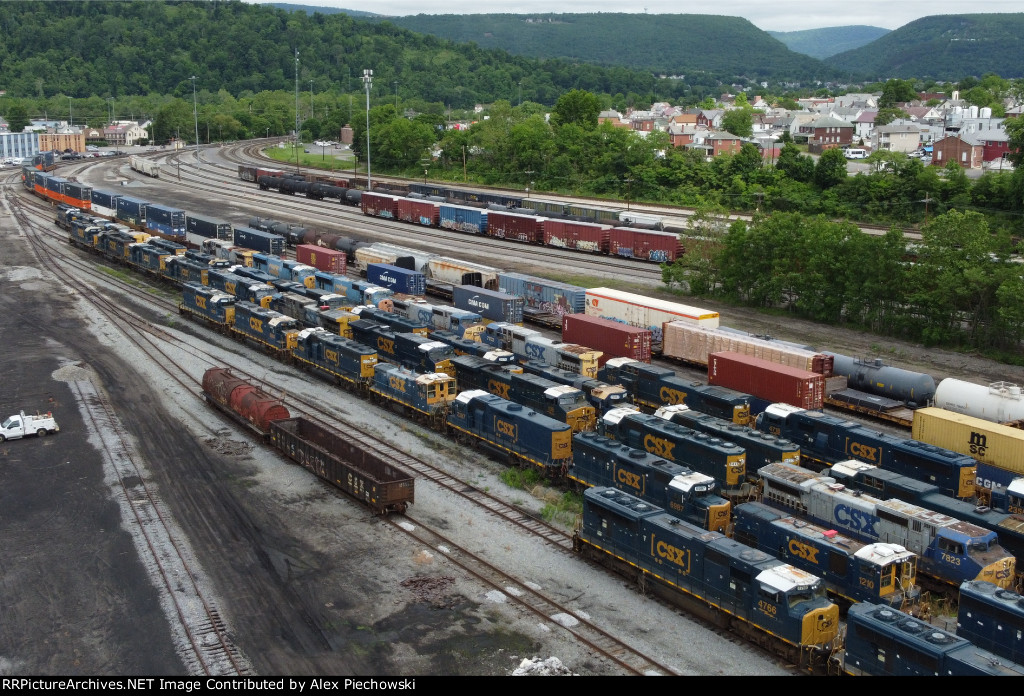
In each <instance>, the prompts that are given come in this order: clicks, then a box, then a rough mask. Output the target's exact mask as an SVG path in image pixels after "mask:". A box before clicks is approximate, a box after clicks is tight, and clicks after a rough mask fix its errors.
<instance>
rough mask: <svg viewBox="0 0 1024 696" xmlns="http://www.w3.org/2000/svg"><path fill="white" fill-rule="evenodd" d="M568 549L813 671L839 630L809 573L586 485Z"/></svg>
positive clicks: (628, 497) (831, 607)
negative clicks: (580, 518) (580, 521)
mask: <svg viewBox="0 0 1024 696" xmlns="http://www.w3.org/2000/svg"><path fill="white" fill-rule="evenodd" d="M573 548H575V549H576V551H577V552H579V553H581V554H583V555H584V556H585V557H587V558H589V559H591V560H594V561H596V562H598V563H600V564H601V565H604V566H607V567H610V568H611V569H613V570H615V571H616V572H618V573H620V574H622V575H624V576H625V577H628V578H630V579H632V580H636V581H637V582H639V583H641V584H642V585H643V586H644V587H645V588H649V589H653V590H654V591H655V592H656V593H657V594H658V595H660V596H661V597H663V598H664V599H666V600H668V601H670V602H672V603H674V604H676V605H679V606H682V607H683V608H684V609H686V610H688V611H690V612H692V613H694V614H696V615H697V616H699V617H701V618H703V619H705V620H708V621H711V622H712V623H714V624H716V625H718V626H721V627H722V628H727V629H730V630H732V631H734V632H736V633H738V634H740V635H742V636H743V637H744V638H746V639H748V640H751V641H753V642H754V643H755V644H757V645H759V646H761V647H763V648H765V649H767V650H770V651H772V652H775V653H777V654H780V655H782V656H784V657H785V658H786V659H787V660H789V661H791V662H792V663H794V664H799V665H802V666H805V667H819V668H820V666H821V665H822V664H823V663H824V660H825V659H826V658H827V656H828V654H829V652H830V651H831V649H832V648H833V647H835V645H834V643H835V641H836V638H837V635H838V631H839V607H838V606H836V605H835V604H833V603H832V602H831V601H829V600H828V599H827V597H826V596H825V586H824V585H823V583H822V582H821V580H820V579H819V578H817V577H815V576H814V575H811V574H810V573H807V572H805V571H802V570H798V569H797V568H794V567H792V566H790V565H787V564H785V563H782V562H781V561H778V560H775V559H774V558H772V557H771V556H769V555H768V554H765V553H763V552H761V551H757V550H755V549H751V548H749V547H747V546H744V545H742V544H740V543H739V542H737V541H734V540H732V539H729V538H728V537H725V536H723V535H721V534H719V533H717V532H709V531H706V530H703V529H701V528H700V527H697V526H694V525H691V524H689V523H687V522H684V521H682V520H680V519H679V518H678V517H675V516H672V515H669V514H667V513H665V512H664V511H662V510H661V509H660V508H658V507H655V506H653V505H651V504H650V503H645V502H643V501H641V500H639V499H637V498H635V497H633V496H631V495H628V494H627V493H623V492H621V491H616V490H614V489H611V488H592V489H590V490H588V491H586V492H585V493H584V494H583V520H582V524H581V526H580V528H579V529H578V530H577V531H576V533H575V535H574V537H573Z"/></svg>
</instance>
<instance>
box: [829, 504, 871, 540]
mask: <svg viewBox="0 0 1024 696" xmlns="http://www.w3.org/2000/svg"><path fill="white" fill-rule="evenodd" d="M832 518H833V519H834V520H835V521H836V522H838V523H839V524H841V525H843V526H844V527H849V528H850V529H853V530H856V531H859V532H863V533H864V534H867V535H868V536H872V537H875V538H876V539H877V538H878V531H877V530H875V525H876V524H878V522H879V520H878V518H877V517H875V516H874V515H869V514H868V513H866V512H864V511H863V510H857V509H856V508H852V507H850V506H849V505H843V504H842V503H840V504H839V505H836V507H835V510H834V511H833V512H832Z"/></svg>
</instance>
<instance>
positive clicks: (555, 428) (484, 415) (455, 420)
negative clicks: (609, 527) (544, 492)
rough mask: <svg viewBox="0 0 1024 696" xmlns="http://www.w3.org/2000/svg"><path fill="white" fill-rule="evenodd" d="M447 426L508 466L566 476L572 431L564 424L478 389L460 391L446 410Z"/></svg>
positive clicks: (570, 456) (461, 439)
mask: <svg viewBox="0 0 1024 696" xmlns="http://www.w3.org/2000/svg"><path fill="white" fill-rule="evenodd" d="M447 422H448V427H449V428H451V429H452V430H453V431H454V432H455V433H456V435H457V437H458V438H459V440H460V441H466V442H475V443H477V444H479V445H480V446H481V447H482V448H484V449H487V450H489V451H491V452H492V453H494V454H495V455H497V456H498V457H501V458H503V459H506V460H507V461H508V462H509V464H511V465H520V464H522V465H525V466H537V467H540V469H541V470H542V471H543V472H544V473H545V474H546V475H548V476H550V477H552V478H556V477H557V478H560V477H563V476H565V474H566V473H567V472H568V471H569V468H570V467H571V466H572V430H571V429H570V428H569V426H568V425H567V424H565V423H562V422H560V421H557V420H555V419H554V418H550V417H548V416H545V415H544V414H542V413H537V412H536V411H531V410H530V409H528V408H526V407H525V406H523V405H522V404H517V403H513V402H511V401H507V400H506V399H502V398H501V397H500V396H497V395H495V394H489V393H487V392H485V391H483V390H480V389H469V390H466V391H463V392H461V393H460V394H459V395H458V397H457V398H456V399H455V400H454V401H453V402H451V405H450V407H449V410H448V421H447Z"/></svg>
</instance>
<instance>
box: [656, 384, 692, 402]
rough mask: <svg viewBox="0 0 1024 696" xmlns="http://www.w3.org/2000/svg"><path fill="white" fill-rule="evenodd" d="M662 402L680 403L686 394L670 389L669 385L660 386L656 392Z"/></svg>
mask: <svg viewBox="0 0 1024 696" xmlns="http://www.w3.org/2000/svg"><path fill="white" fill-rule="evenodd" d="M658 396H660V397H661V400H662V402H663V403H665V404H667V405H673V406H674V405H675V404H681V403H683V401H684V400H685V399H686V394H684V393H683V392H681V391H679V390H678V389H670V388H669V387H662V388H661V391H660V392H659V393H658Z"/></svg>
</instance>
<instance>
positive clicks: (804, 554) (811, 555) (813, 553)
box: [789, 539, 818, 565]
mask: <svg viewBox="0 0 1024 696" xmlns="http://www.w3.org/2000/svg"><path fill="white" fill-rule="evenodd" d="M789 552H790V553H791V554H793V555H794V556H796V557H797V558H802V559H804V560H805V561H807V562H808V563H813V564H815V565H817V564H818V549H816V548H814V547H813V546H811V545H810V544H805V543H803V542H801V541H798V540H796V539H790V540H789Z"/></svg>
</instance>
